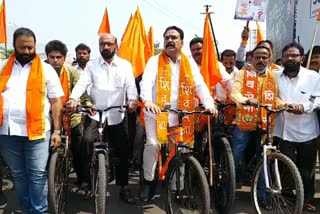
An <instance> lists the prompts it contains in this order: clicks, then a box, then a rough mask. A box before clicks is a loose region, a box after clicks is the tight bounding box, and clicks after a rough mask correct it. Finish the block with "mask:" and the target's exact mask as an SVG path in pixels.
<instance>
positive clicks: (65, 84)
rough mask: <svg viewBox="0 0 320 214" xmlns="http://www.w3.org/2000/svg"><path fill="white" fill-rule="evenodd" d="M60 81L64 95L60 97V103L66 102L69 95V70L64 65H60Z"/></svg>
mask: <svg viewBox="0 0 320 214" xmlns="http://www.w3.org/2000/svg"><path fill="white" fill-rule="evenodd" d="M59 78H60V83H61V86H62V89H63V92H64V96H63V97H61V102H62V104H63V105H64V104H66V102H67V101H68V99H69V96H70V77H69V72H68V70H67V68H66V66H64V65H63V66H62V69H61V73H60V77H59Z"/></svg>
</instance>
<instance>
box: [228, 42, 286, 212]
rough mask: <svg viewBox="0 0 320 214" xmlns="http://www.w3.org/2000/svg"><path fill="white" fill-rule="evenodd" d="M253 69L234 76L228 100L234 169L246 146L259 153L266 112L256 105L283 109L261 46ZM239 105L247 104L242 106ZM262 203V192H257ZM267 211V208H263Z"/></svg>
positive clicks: (255, 55) (272, 73)
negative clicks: (231, 104) (232, 108)
mask: <svg viewBox="0 0 320 214" xmlns="http://www.w3.org/2000/svg"><path fill="white" fill-rule="evenodd" d="M252 55H253V58H252V66H247V67H246V68H244V69H242V70H241V71H240V72H239V73H237V74H236V75H235V78H234V84H233V89H232V93H231V95H230V98H231V99H232V101H234V102H235V103H236V104H237V108H238V109H237V113H236V114H237V115H236V116H237V117H236V125H237V126H236V127H235V128H234V130H233V133H232V150H233V156H234V163H235V168H236V169H237V167H238V166H239V164H240V162H241V159H242V153H243V151H244V150H245V149H246V147H247V146H248V144H249V142H251V143H255V144H256V148H257V150H258V151H259V150H261V149H260V142H261V129H265V128H266V125H267V124H266V116H267V115H266V111H265V110H262V109H260V108H256V107H257V105H258V104H259V103H262V104H268V105H270V106H272V107H273V108H279V107H281V106H284V105H285V103H284V102H283V101H281V100H280V99H279V97H278V86H277V79H276V76H275V74H274V72H273V71H272V69H271V68H270V66H269V65H270V60H271V58H270V57H271V52H270V49H268V48H267V47H264V46H258V47H256V48H255V49H254V50H253V51H252ZM242 104H248V106H244V105H242ZM259 197H260V199H261V203H263V202H262V201H263V199H264V198H265V191H260V192H259ZM262 206H263V207H265V208H267V209H268V205H267V204H262Z"/></svg>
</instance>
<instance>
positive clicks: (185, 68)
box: [157, 51, 195, 146]
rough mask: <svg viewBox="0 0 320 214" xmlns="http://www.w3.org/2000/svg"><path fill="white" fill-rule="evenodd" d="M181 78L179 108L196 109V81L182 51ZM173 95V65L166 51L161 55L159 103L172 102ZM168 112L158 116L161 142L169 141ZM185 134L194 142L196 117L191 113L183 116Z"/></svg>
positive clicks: (160, 104) (158, 130)
mask: <svg viewBox="0 0 320 214" xmlns="http://www.w3.org/2000/svg"><path fill="white" fill-rule="evenodd" d="M180 56H181V61H180V78H179V96H178V109H180V110H186V111H193V110H194V96H195V90H194V83H193V78H192V72H191V67H190V63H189V60H188V58H187V57H186V56H185V55H184V54H183V53H182V52H180ZM170 95H171V67H170V64H169V60H168V58H167V56H166V55H165V53H164V51H162V53H161V54H160V55H159V65H158V76H157V105H158V106H160V107H162V106H163V105H164V104H166V103H170ZM168 115H169V113H168V112H162V113H161V114H159V115H158V116H157V135H158V142H159V143H168V137H167V126H168ZM182 123H183V128H184V134H183V139H184V142H186V143H191V146H192V144H193V132H194V131H193V130H194V118H193V115H189V116H186V117H184V118H183V121H182Z"/></svg>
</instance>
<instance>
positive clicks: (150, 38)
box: [148, 26, 154, 56]
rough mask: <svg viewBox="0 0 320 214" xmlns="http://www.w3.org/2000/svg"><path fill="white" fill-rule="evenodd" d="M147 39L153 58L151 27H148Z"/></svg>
mask: <svg viewBox="0 0 320 214" xmlns="http://www.w3.org/2000/svg"><path fill="white" fill-rule="evenodd" d="M148 39H149V45H150V51H151V55H152V56H154V42H153V28H152V26H151V27H150V29H149V32H148Z"/></svg>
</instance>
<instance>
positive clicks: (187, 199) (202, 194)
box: [165, 156, 210, 214]
mask: <svg viewBox="0 0 320 214" xmlns="http://www.w3.org/2000/svg"><path fill="white" fill-rule="evenodd" d="M177 173H178V174H180V176H179V178H178V176H177ZM165 203H166V211H167V213H169V214H180V213H181V214H182V213H194V214H198V213H199V214H200V213H201V214H207V213H209V212H210V194H209V186H208V182H207V178H206V175H205V174H204V172H203V169H202V167H201V165H200V163H199V162H198V161H197V160H196V159H195V158H194V157H192V156H186V157H184V158H183V160H182V161H181V163H178V162H177V159H176V158H174V159H173V160H172V162H171V163H170V165H169V169H168V171H167V174H166V182H165Z"/></svg>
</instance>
